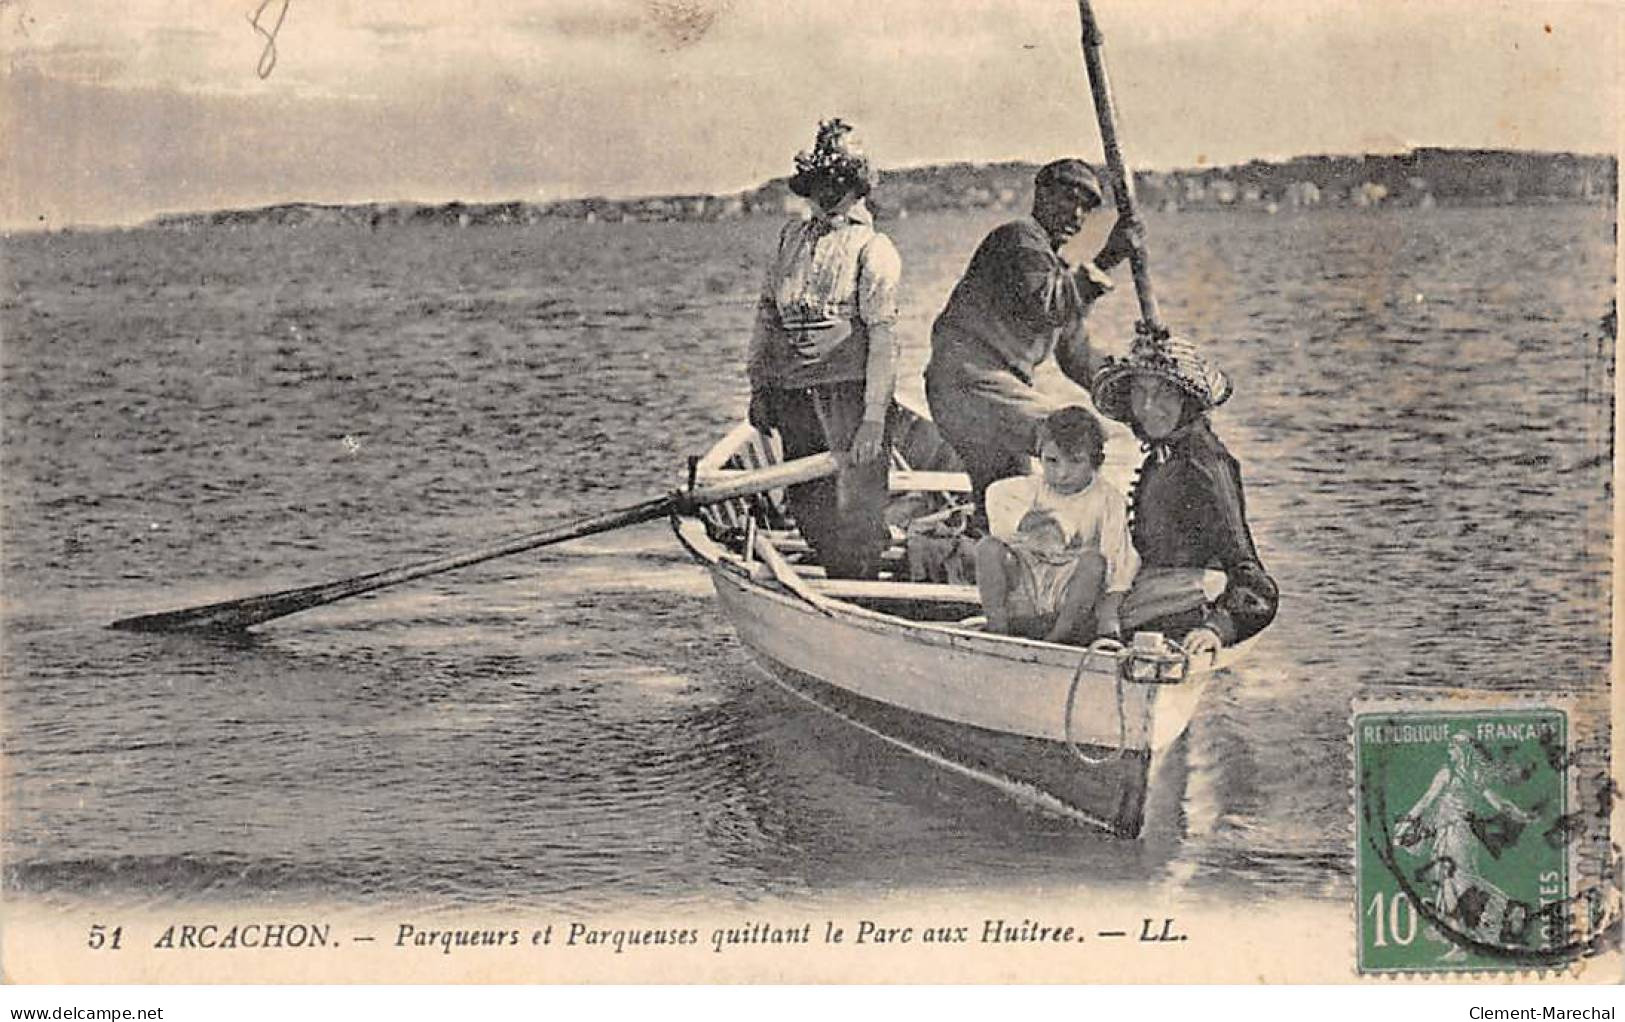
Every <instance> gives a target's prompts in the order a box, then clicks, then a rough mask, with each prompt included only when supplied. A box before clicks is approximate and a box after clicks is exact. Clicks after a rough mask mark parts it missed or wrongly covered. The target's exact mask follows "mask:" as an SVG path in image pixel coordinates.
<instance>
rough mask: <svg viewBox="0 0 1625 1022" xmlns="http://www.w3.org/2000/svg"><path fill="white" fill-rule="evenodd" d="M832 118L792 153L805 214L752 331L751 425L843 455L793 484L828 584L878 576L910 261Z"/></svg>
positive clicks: (779, 257)
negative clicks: (808, 211) (875, 211)
mask: <svg viewBox="0 0 1625 1022" xmlns="http://www.w3.org/2000/svg"><path fill="white" fill-rule="evenodd" d="M851 132H852V128H851V126H850V125H848V124H847V123H846V122H845V121H842V120H840V119H839V118H836V119H834V120H830V121H824V122H822V123H820V124H819V126H818V137H817V140H816V141H815V143H814V145H813V148H812V149H811V150H810V151H807V152H802V153H799V154H798V155H797V156H796V161H795V162H796V173H795V176H793V177H792V178H790V190H791V191H792V192H794V193H796V194H797V195H800V196H802V197H804V198H806V199H807V200H808V201H809V202H810V203H811V205H812V216H811V218H809V219H801V218H799V217H798V218H795V219H792V220H790V221H789V222H788V223H786V224H785V225H784V227H783V229H782V230H780V231H779V243H778V250H777V251H776V252H775V253H774V256H773V259H772V261H771V263H770V265H769V267H768V271H767V280H766V282H765V284H764V285H763V288H762V298H761V301H760V303H759V304H758V306H757V314H756V328H755V330H754V332H753V333H752V334H751V341H750V356H749V366H748V368H749V373H750V391H751V393H750V423H751V425H752V426H755V427H756V428H757V429H758V430H760V431H761V432H762V433H763V434H764V435H766V434H768V433H769V432H771V431H772V430H775V429H777V430H778V431H779V436H780V438H781V439H782V440H783V442H784V456H785V457H786V458H800V457H804V456H806V455H809V454H818V453H820V452H822V451H836V452H846V453H847V454H848V457H847V458H846V460H845V461H844V464H843V466H842V469H841V472H840V473H839V474H838V475H837V476H836V477H835V478H834V479H818V480H814V481H813V482H810V483H802V484H800V485H798V486H792V487H790V489H789V493H788V497H789V503H790V512H791V513H792V514H793V515H794V516H795V519H796V523H797V524H798V525H799V526H800V528H801V533H802V535H803V536H805V537H806V538H807V541H808V542H809V543H811V544H812V547H813V549H814V550H815V551H817V553H818V558H819V562H820V563H821V564H822V565H823V566H824V568H825V569H826V570H827V571H828V573H829V575H830V576H831V577H836V578H873V577H874V576H875V575H876V573H877V572H878V571H879V567H880V554H881V552H882V551H883V550H884V549H885V548H886V545H887V542H888V541H889V533H888V530H887V528H886V522H885V517H884V511H885V504H886V497H887V484H886V472H887V466H888V461H889V450H890V446H891V432H890V429H891V427H890V420H891V414H890V412H891V407H892V389H893V385H894V384H895V382H896V378H897V343H896V341H895V339H894V337H893V327H894V325H895V324H896V321H897V284H898V280H899V278H900V277H901V276H902V260H901V259H900V258H899V257H898V255H897V249H896V247H895V246H893V245H892V243H891V239H890V238H888V237H886V235H884V234H882V233H880V232H879V231H877V230H875V225H874V217H873V215H872V214H871V213H870V211H869V208H868V206H867V205H866V204H865V202H864V199H865V197H866V196H867V195H868V194H869V192H870V190H871V189H872V188H873V187H874V184H875V180H876V178H877V176H878V175H877V173H876V171H875V168H874V165H873V164H872V163H871V162H870V160H869V158H868V157H867V156H866V155H864V153H863V151H862V150H861V149H860V148H859V147H858V146H857V145H856V144H855V143H854V141H853V139H852V138H851Z"/></svg>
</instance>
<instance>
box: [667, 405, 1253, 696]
mask: <svg viewBox="0 0 1625 1022" xmlns="http://www.w3.org/2000/svg"><path fill="white" fill-rule="evenodd" d="M759 436H760V434H758V433H757V431H756V429H755V428H754V427H753V426H751V425H750V423H748V422H740V423H738V424H736V425H735V426H734V427H733V428H732V429H730V430H729V431H728V432H727V433H725V434H724V435H723V436H722V437H720V438H719V439H718V440H717V441H716V443H714V444H712V445H711V447H710V449H709V450H707V451H706V452H705V454H704V455H702V456H701V457H700V459H699V460H698V461H697V462H696V463H695V475H696V478H698V479H704V478H705V476H706V475H707V474H709V473H715V472H719V471H723V470H724V466H725V465H726V463H727V461H728V459H729V458H732V457H733V456H734V455H735V454H738V453H739V452H740V450H741V449H742V448H743V447H744V446H745V445H747V444H749V443H750V442H751V441H752V440H753V439H757V438H758V437H759ZM769 445H770V448H771V447H772V445H771V442H769ZM672 531H673V532H674V533H675V534H676V536H677V540H678V542H679V543H680V544H682V546H683V548H684V549H685V550H687V551H688V552H689V554H690V555H691V556H693V557H694V558H695V559H697V560H698V561H700V562H701V563H703V564H705V565H706V566H707V567H708V568H709V569H710V570H711V572H712V573H713V574H714V575H721V576H723V577H725V578H727V579H728V580H729V581H730V582H732V583H734V584H735V585H736V586H738V587H739V588H741V589H743V590H746V591H749V592H751V593H753V594H754V595H757V596H761V597H766V598H768V599H770V600H777V601H782V602H784V603H785V604H787V605H793V606H795V607H798V608H801V609H802V610H804V611H806V612H808V613H812V614H821V615H826V616H829V615H838V616H840V617H842V618H843V619H846V622H847V623H848V624H851V625H860V626H862V627H863V628H864V630H865V631H869V632H875V633H881V634H885V633H896V634H898V635H899V636H901V637H904V638H907V639H909V640H910V641H914V642H924V643H926V644H928V645H933V646H946V647H948V648H957V649H967V650H969V651H972V652H975V653H977V654H979V655H984V656H992V657H996V658H998V659H1000V660H1005V661H1009V662H1012V663H1021V664H1042V665H1044V666H1047V667H1059V668H1065V669H1068V670H1075V669H1078V668H1079V667H1080V666H1081V665H1080V662H1079V656H1080V655H1082V656H1085V657H1091V658H1100V659H1103V660H1104V662H1103V663H1101V664H1100V666H1099V667H1097V668H1095V669H1096V670H1099V671H1102V672H1104V671H1115V670H1116V659H1115V657H1111V656H1109V655H1104V654H1100V653H1095V652H1093V651H1092V650H1091V649H1090V648H1089V647H1087V646H1070V645H1066V644H1064V643H1058V642H1046V641H1044V640H1042V639H1029V638H1026V637H1024V636H1019V635H999V634H995V633H990V632H982V631H974V630H972V629H969V628H963V627H960V626H958V625H955V624H950V623H947V622H942V621H916V620H913V619H911V618H906V617H901V616H899V615H897V614H888V613H885V612H884V611H878V610H871V609H870V608H868V607H864V606H861V605H859V604H856V603H853V602H851V601H850V600H845V599H841V598H840V597H836V596H828V595H826V596H824V597H823V600H824V601H825V603H826V606H823V607H818V606H814V605H812V604H810V603H808V602H807V601H806V600H804V599H802V598H800V597H798V596H796V595H795V594H793V593H785V592H781V591H779V590H778V589H776V588H774V587H773V586H772V585H770V584H768V583H767V582H766V581H765V580H762V579H758V578H756V577H754V576H753V575H752V574H751V572H750V569H749V568H748V567H747V566H746V565H747V562H746V561H745V560H744V559H743V558H741V557H739V556H738V555H737V554H735V553H733V552H732V551H731V550H728V549H727V548H726V547H724V546H723V545H722V544H721V543H719V542H717V541H716V540H714V539H712V538H711V536H710V534H709V533H708V532H706V530H705V523H704V522H703V521H701V520H700V519H699V517H698V516H697V515H695V514H691V513H677V514H674V515H673V522H672ZM702 546H703V547H704V549H702ZM1253 641H1254V640H1253V639H1247V640H1245V641H1243V642H1240V643H1237V644H1235V645H1234V646H1226V647H1224V648H1223V649H1221V650H1220V651H1219V653H1218V655H1217V656H1216V657H1213V658H1212V659H1210V660H1209V661H1208V662H1207V663H1206V664H1203V665H1201V666H1197V665H1196V664H1192V665H1191V668H1190V670H1188V671H1187V672H1186V675H1185V678H1184V679H1182V680H1181V681H1178V682H1162V683H1157V685H1158V687H1176V686H1179V685H1184V684H1188V683H1193V682H1196V681H1203V682H1205V679H1206V676H1208V675H1211V674H1215V673H1217V672H1218V671H1220V670H1223V669H1224V668H1225V667H1227V666H1228V665H1229V664H1230V663H1232V662H1233V661H1235V660H1237V659H1239V658H1240V657H1241V656H1242V655H1243V654H1245V653H1246V651H1247V650H1248V648H1249V647H1250V646H1251V645H1252V643H1253Z"/></svg>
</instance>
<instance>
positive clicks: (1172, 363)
mask: <svg viewBox="0 0 1625 1022" xmlns="http://www.w3.org/2000/svg"><path fill="white" fill-rule="evenodd" d="M1140 374H1145V375H1150V376H1156V377H1160V378H1161V379H1164V380H1168V381H1170V382H1171V383H1173V384H1175V385H1176V386H1178V387H1179V389H1180V390H1182V391H1184V392H1185V394H1186V395H1187V396H1189V397H1191V398H1193V399H1195V400H1196V401H1197V403H1198V404H1199V405H1200V406H1201V409H1202V411H1204V412H1205V411H1211V410H1212V409H1214V408H1217V407H1219V406H1220V405H1222V404H1224V403H1225V402H1226V401H1228V400H1229V399H1230V393H1231V390H1232V387H1231V385H1230V377H1228V376H1226V375H1225V374H1224V372H1223V371H1222V370H1221V369H1219V368H1218V367H1217V366H1215V365H1212V364H1211V363H1209V362H1208V360H1207V359H1205V358H1203V357H1202V354H1201V352H1199V351H1197V350H1196V345H1195V344H1194V343H1192V342H1190V341H1188V340H1185V339H1183V338H1179V337H1155V336H1153V335H1151V334H1149V333H1147V332H1145V331H1141V332H1140V333H1139V334H1138V335H1137V336H1136V337H1135V338H1134V347H1133V348H1132V349H1131V350H1130V351H1129V354H1128V357H1127V358H1108V359H1107V360H1106V363H1105V364H1104V365H1103V366H1101V367H1100V370H1099V371H1098V372H1096V373H1095V379H1094V382H1093V383H1092V384H1091V386H1090V388H1089V390H1090V396H1092V397H1093V398H1094V401H1095V407H1096V408H1098V409H1100V414H1102V415H1104V416H1106V417H1107V418H1109V419H1116V420H1117V421H1118V422H1128V421H1129V420H1130V419H1131V418H1132V417H1133V414H1132V412H1131V410H1130V408H1129V393H1130V384H1131V382H1132V381H1133V379H1134V377H1135V376H1136V375H1140Z"/></svg>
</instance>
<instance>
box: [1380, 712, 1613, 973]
mask: <svg viewBox="0 0 1625 1022" xmlns="http://www.w3.org/2000/svg"><path fill="white" fill-rule="evenodd" d="M1573 724H1574V721H1573V720H1571V711H1570V710H1569V709H1567V708H1565V707H1563V706H1561V705H1555V704H1545V705H1543V704H1540V703H1535V702H1528V701H1518V700H1507V701H1502V702H1499V703H1497V702H1493V701H1490V702H1481V701H1463V700H1452V699H1426V700H1415V701H1410V702H1408V703H1403V702H1382V703H1368V704H1364V705H1357V706H1356V708H1355V713H1354V718H1353V741H1354V760H1355V762H1354V769H1355V795H1356V805H1355V841H1356V848H1357V852H1356V862H1355V868H1356V873H1357V892H1358V913H1359V914H1358V918H1357V920H1356V923H1355V927H1356V937H1357V940H1358V967H1359V971H1360V972H1361V973H1365V974H1381V973H1406V972H1484V971H1504V970H1520V969H1552V968H1561V967H1563V966H1566V965H1568V964H1569V963H1571V962H1573V961H1575V960H1576V959H1578V958H1580V957H1582V956H1585V955H1587V954H1589V953H1592V952H1593V951H1594V950H1596V948H1597V946H1598V945H1599V944H1600V943H1601V942H1602V941H1603V940H1604V939H1605V938H1606V936H1607V931H1608V930H1610V929H1611V928H1612V927H1613V926H1614V925H1617V919H1615V918H1614V916H1615V912H1614V906H1613V900H1614V899H1613V898H1612V896H1611V892H1610V891H1606V890H1605V884H1604V883H1603V881H1602V878H1603V877H1604V876H1606V875H1607V872H1608V871H1607V869H1606V868H1604V869H1603V870H1601V871H1600V872H1595V871H1592V870H1589V869H1583V868H1582V863H1583V861H1584V859H1585V857H1584V856H1583V855H1582V853H1583V852H1584V851H1585V850H1586V849H1587V847H1588V846H1595V845H1596V843H1597V842H1598V841H1599V840H1600V841H1601V842H1602V849H1603V854H1604V858H1605V859H1606V858H1607V854H1606V848H1607V841H1608V837H1607V831H1608V810H1609V803H1610V802H1611V800H1612V790H1611V782H1610V781H1609V780H1608V775H1607V772H1606V771H1603V772H1602V773H1600V774H1599V775H1598V778H1597V780H1599V782H1600V784H1601V785H1602V788H1601V790H1599V791H1596V792H1589V791H1587V790H1586V787H1585V782H1586V781H1587V779H1588V778H1587V774H1586V766H1587V764H1586V762H1585V757H1584V756H1582V755H1577V753H1576V748H1577V747H1576V744H1575V737H1576V736H1575V731H1574V727H1573ZM1591 796H1595V797H1591ZM1593 803H1594V804H1593ZM1588 876H1591V877H1594V878H1595V879H1596V882H1589V881H1588V880H1587V877H1588ZM1608 886H1611V885H1608Z"/></svg>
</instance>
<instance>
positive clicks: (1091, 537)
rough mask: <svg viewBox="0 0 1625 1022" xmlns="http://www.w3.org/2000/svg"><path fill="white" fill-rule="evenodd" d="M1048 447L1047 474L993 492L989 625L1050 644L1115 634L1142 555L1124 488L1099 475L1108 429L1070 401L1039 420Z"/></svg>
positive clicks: (985, 592) (983, 578)
mask: <svg viewBox="0 0 1625 1022" xmlns="http://www.w3.org/2000/svg"><path fill="white" fill-rule="evenodd" d="M1038 454H1039V462H1040V464H1041V465H1042V471H1043V474H1042V475H1041V476H1038V475H1026V476H1016V477H1014V478H1010V479H1001V480H999V481H998V482H995V483H993V484H992V485H991V486H989V487H988V489H987V516H988V535H986V536H984V537H983V538H982V540H981V542H979V543H978V544H977V547H976V584H977V588H978V589H979V590H980V591H981V597H982V607H983V609H984V610H985V612H986V614H987V627H988V630H989V631H993V632H1005V633H1010V634H1015V635H1024V636H1027V637H1029V638H1035V639H1045V640H1047V641H1049V642H1076V643H1087V642H1089V641H1090V640H1092V639H1094V638H1096V637H1099V636H1103V635H1110V636H1114V637H1115V636H1117V635H1118V634H1119V632H1120V630H1121V629H1120V628H1119V625H1118V608H1119V606H1120V605H1121V604H1122V602H1123V597H1124V594H1125V593H1126V592H1127V591H1128V589H1129V584H1130V583H1131V582H1132V581H1133V580H1134V573H1135V569H1136V568H1137V567H1138V566H1139V557H1138V556H1137V555H1136V554H1135V552H1134V545H1133V543H1132V542H1131V541H1130V539H1129V531H1128V509H1127V505H1126V503H1125V501H1124V500H1123V495H1122V494H1121V493H1118V492H1117V491H1116V490H1115V489H1113V488H1112V486H1111V484H1110V483H1108V482H1106V480H1105V479H1103V478H1101V477H1100V475H1099V470H1100V466H1101V463H1102V462H1104V461H1105V460H1106V435H1105V432H1104V430H1102V429H1101V426H1100V422H1099V420H1097V419H1096V418H1095V417H1094V416H1093V415H1091V414H1090V413H1089V412H1088V410H1087V409H1084V408H1079V407H1069V408H1062V409H1060V410H1058V411H1055V412H1052V413H1051V414H1050V415H1049V416H1048V417H1046V418H1045V419H1044V420H1043V421H1042V422H1041V423H1040V424H1039V427H1038Z"/></svg>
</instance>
